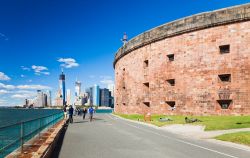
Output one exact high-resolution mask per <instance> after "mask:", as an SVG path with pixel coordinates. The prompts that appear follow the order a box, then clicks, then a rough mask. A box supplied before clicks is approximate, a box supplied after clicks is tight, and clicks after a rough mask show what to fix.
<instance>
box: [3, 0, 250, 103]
mask: <svg viewBox="0 0 250 158" xmlns="http://www.w3.org/2000/svg"><path fill="white" fill-rule="evenodd" d="M248 2H249V0H200V1H197V0H178V1H167V0H126V1H124V0H35V1H34V0H0V20H1V24H0V55H1V58H0V59H1V61H0V106H3V105H18V104H23V103H24V99H25V98H26V97H28V98H32V97H34V95H35V91H36V89H44V90H45V89H51V90H52V95H53V96H54V95H55V93H56V91H57V89H58V75H59V73H60V71H61V68H62V67H64V72H65V74H66V88H69V89H71V91H72V92H73V90H74V81H75V80H76V78H78V79H79V80H80V81H81V82H82V83H83V87H84V88H86V87H89V86H92V85H94V84H99V85H100V86H101V87H105V86H106V85H107V83H112V81H113V80H114V70H113V67H112V63H113V59H114V54H115V52H116V50H117V49H118V48H119V47H120V46H121V45H122V43H121V41H120V39H121V38H122V35H123V32H126V33H127V35H128V37H129V38H132V37H134V36H136V35H138V34H140V33H142V32H144V31H146V30H149V29H151V28H153V27H156V26H158V25H161V24H164V23H166V22H169V21H172V20H175V19H178V18H182V17H185V16H189V15H192V14H196V13H200V12H204V11H211V10H215V9H220V8H224V7H229V6H233V5H238V4H243V3H248Z"/></svg>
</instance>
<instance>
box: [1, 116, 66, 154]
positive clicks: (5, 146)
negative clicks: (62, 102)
mask: <svg viewBox="0 0 250 158" xmlns="http://www.w3.org/2000/svg"><path fill="white" fill-rule="evenodd" d="M62 119H63V112H59V113H55V114H52V115H49V116H44V117H40V118H36V119H31V120H28V121H23V122H18V123H15V124H12V125H8V126H4V127H0V158H2V157H5V156H6V155H8V154H10V153H11V152H12V151H14V150H15V149H17V148H19V147H20V149H21V151H22V150H23V146H24V143H25V142H27V141H28V140H30V139H31V138H33V137H34V136H36V135H38V136H40V133H41V132H42V131H43V130H44V129H45V128H48V127H51V126H53V125H54V124H55V123H57V122H58V121H60V120H62Z"/></svg>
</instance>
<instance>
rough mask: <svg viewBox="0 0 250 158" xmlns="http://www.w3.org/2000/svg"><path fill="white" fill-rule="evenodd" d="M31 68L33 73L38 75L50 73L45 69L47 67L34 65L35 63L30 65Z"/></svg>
mask: <svg viewBox="0 0 250 158" xmlns="http://www.w3.org/2000/svg"><path fill="white" fill-rule="evenodd" d="M31 68H32V69H33V70H34V72H35V74H36V75H38V76H39V75H41V74H44V75H49V74H50V73H49V72H48V71H47V70H48V68H47V67H45V66H36V65H32V67H31Z"/></svg>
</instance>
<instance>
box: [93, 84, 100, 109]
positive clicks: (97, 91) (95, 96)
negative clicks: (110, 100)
mask: <svg viewBox="0 0 250 158" xmlns="http://www.w3.org/2000/svg"><path fill="white" fill-rule="evenodd" d="M93 105H95V106H99V105H100V89H99V86H98V85H94V87H93Z"/></svg>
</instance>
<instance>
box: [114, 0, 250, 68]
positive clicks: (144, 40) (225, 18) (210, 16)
mask: <svg viewBox="0 0 250 158" xmlns="http://www.w3.org/2000/svg"><path fill="white" fill-rule="evenodd" d="M247 20H250V3H249V4H245V5H240V6H236V7H231V8H225V9H220V10H216V11H212V12H205V13H201V14H197V15H193V16H190V17H186V18H183V19H179V20H176V21H173V22H169V23H166V24H164V25H161V26H159V27H156V28H154V29H151V30H149V31H146V32H144V33H142V34H140V35H138V36H136V37H134V38H133V39H131V40H130V41H128V43H127V44H126V45H124V46H123V47H121V48H120V49H119V50H118V51H117V53H116V55H115V60H114V67H115V65H116V62H117V61H118V60H119V59H120V58H122V57H123V56H125V55H126V54H128V53H130V52H131V51H133V50H135V49H138V48H140V47H143V46H145V45H147V44H150V43H153V42H156V41H159V40H162V39H164V38H168V37H172V36H176V35H180V34H183V33H188V32H191V31H196V30H200V29H205V28H209V27H215V26H219V25H225V24H230V23H235V22H240V21H247Z"/></svg>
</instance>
